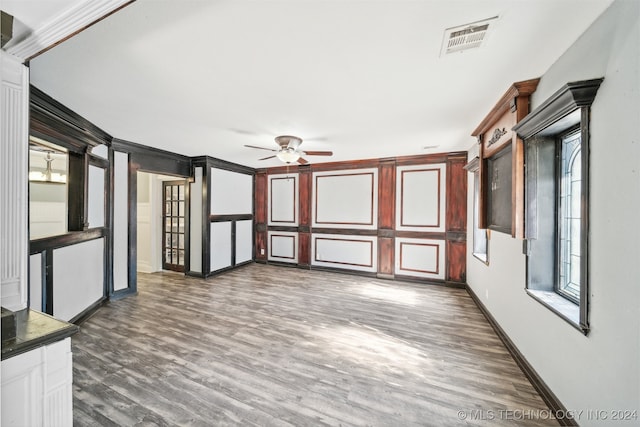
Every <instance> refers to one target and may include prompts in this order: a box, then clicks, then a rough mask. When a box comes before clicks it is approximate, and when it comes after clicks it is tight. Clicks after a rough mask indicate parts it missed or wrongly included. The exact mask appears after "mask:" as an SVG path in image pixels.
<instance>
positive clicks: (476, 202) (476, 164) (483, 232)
mask: <svg viewBox="0 0 640 427" xmlns="http://www.w3.org/2000/svg"><path fill="white" fill-rule="evenodd" d="M464 169H465V170H466V171H467V172H469V173H471V174H472V175H473V217H472V231H473V241H472V249H471V253H472V255H473V256H474V257H475V258H476V259H478V260H479V261H481V262H482V263H483V264H485V265H489V230H488V229H486V228H480V215H481V212H480V197H481V194H480V190H481V187H482V182H481V179H482V178H481V177H480V157H475V158H474V159H472V160H471V161H469V163H467V164H466V165H465V166H464ZM479 236H483V238H482V240H483V243H484V252H481V251H479V250H478V245H477V243H478V242H477V240H476V239H477V238H478V237H479Z"/></svg>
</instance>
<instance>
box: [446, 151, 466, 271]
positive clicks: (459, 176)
mask: <svg viewBox="0 0 640 427" xmlns="http://www.w3.org/2000/svg"><path fill="white" fill-rule="evenodd" d="M466 162H467V159H466V155H458V156H455V157H454V156H449V158H448V159H447V226H446V227H447V247H446V250H447V278H446V280H447V281H449V282H458V283H465V282H466V280H467V171H466V170H464V165H465V164H466Z"/></svg>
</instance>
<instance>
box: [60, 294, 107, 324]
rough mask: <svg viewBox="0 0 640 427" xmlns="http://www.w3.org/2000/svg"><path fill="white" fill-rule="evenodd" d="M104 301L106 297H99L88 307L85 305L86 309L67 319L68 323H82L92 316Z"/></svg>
mask: <svg viewBox="0 0 640 427" xmlns="http://www.w3.org/2000/svg"><path fill="white" fill-rule="evenodd" d="M106 302H107V298H106V297H102V298H100V299H99V300H98V301H96V302H95V303H93V304H91V305H90V306H89V307H87V308H86V309H84V310H82V311H81V312H80V313H78V314H77V315H76V316H74V317H73V318H71V319H70V320H69V323H73V324H74V325H81V324H82V323H84V321H86V320H87V319H89V318H90V317H91V316H93V314H94V313H95V312H96V311H98V310H99V309H100V307H102V306H103V305H104V304H105V303H106Z"/></svg>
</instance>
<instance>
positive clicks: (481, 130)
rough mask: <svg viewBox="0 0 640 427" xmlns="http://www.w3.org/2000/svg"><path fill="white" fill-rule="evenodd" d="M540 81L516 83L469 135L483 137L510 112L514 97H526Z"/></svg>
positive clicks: (534, 89) (532, 80)
mask: <svg viewBox="0 0 640 427" xmlns="http://www.w3.org/2000/svg"><path fill="white" fill-rule="evenodd" d="M539 82H540V79H539V78H537V79H531V80H525V81H521V82H516V83H514V84H513V85H511V86H510V87H509V88H508V89H507V91H506V92H505V93H504V94H503V95H502V96H501V97H500V99H499V100H498V102H496V105H494V106H493V108H492V109H491V110H490V111H489V113H488V114H487V115H486V117H485V118H484V119H483V120H482V121H481V122H480V124H479V125H478V126H477V127H476V128H475V129H474V131H473V132H472V133H471V135H472V136H478V135H484V134H486V133H487V131H488V130H489V129H490V128H491V127H492V126H493V125H494V123H495V122H497V121H498V120H499V119H500V118H501V117H502V116H503V115H504V114H505V113H507V112H509V111H511V104H512V102H513V99H514V98H516V97H520V96H524V97H527V96H529V95H531V94H532V93H533V92H535V91H536V89H537V87H538V83H539Z"/></svg>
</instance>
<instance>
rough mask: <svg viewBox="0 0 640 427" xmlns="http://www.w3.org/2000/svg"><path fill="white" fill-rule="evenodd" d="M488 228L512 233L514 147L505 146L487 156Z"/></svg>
mask: <svg viewBox="0 0 640 427" xmlns="http://www.w3.org/2000/svg"><path fill="white" fill-rule="evenodd" d="M485 161H486V165H487V168H486V170H487V176H486V179H487V187H486V188H487V190H488V191H487V228H490V229H491V230H495V231H499V232H501V233H508V234H511V230H512V228H511V227H512V222H511V214H512V209H513V199H512V185H513V181H512V149H511V145H507V146H505V147H504V148H503V149H502V150H500V151H499V152H498V153H496V154H494V155H493V156H491V157H489V158H487V159H486V160H485Z"/></svg>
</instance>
